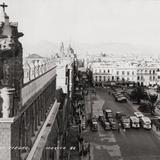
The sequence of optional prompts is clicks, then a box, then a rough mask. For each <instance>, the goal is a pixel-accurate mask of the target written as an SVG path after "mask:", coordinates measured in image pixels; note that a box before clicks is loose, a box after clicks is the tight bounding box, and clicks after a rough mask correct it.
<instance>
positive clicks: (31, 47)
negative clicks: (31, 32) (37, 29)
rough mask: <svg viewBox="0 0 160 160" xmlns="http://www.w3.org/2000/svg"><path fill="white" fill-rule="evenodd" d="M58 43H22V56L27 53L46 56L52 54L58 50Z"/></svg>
mask: <svg viewBox="0 0 160 160" xmlns="http://www.w3.org/2000/svg"><path fill="white" fill-rule="evenodd" d="M58 49H59V44H58V43H57V44H56V43H52V42H49V41H40V42H39V43H36V44H28V43H25V44H23V50H24V51H23V53H24V56H27V55H29V54H38V55H40V56H43V57H46V56H50V55H54V54H55V53H57V52H58Z"/></svg>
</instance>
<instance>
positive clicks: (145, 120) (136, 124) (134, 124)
mask: <svg viewBox="0 0 160 160" xmlns="http://www.w3.org/2000/svg"><path fill="white" fill-rule="evenodd" d="M116 118H117V119H118V120H119V121H120V122H121V124H122V127H123V128H125V129H127V128H140V127H142V128H145V129H151V128H152V127H151V120H150V118H149V117H146V116H144V115H143V114H142V113H141V112H134V115H132V116H127V115H125V114H123V113H121V112H117V113H116Z"/></svg>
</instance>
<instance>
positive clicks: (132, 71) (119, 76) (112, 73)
mask: <svg viewBox="0 0 160 160" xmlns="http://www.w3.org/2000/svg"><path fill="white" fill-rule="evenodd" d="M91 68H92V71H93V79H94V82H95V83H102V84H104V83H108V82H136V81H137V79H136V75H137V70H136V66H134V65H129V64H127V65H124V64H123V65H122V64H116V63H104V62H98V63H93V64H92V65H91Z"/></svg>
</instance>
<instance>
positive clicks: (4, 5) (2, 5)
mask: <svg viewBox="0 0 160 160" xmlns="http://www.w3.org/2000/svg"><path fill="white" fill-rule="evenodd" d="M0 7H2V8H3V12H5V8H6V7H8V5H6V4H5V3H4V2H3V4H1V5H0Z"/></svg>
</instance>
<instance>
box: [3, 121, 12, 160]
mask: <svg viewBox="0 0 160 160" xmlns="http://www.w3.org/2000/svg"><path fill="white" fill-rule="evenodd" d="M12 123H13V118H0V139H1V140H0V160H11V125H12ZM13 159H14V158H13Z"/></svg>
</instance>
